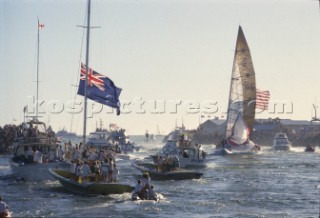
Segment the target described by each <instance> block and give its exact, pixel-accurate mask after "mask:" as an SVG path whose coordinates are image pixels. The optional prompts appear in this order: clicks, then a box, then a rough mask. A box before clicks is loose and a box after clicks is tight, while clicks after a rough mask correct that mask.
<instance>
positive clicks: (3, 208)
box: [0, 197, 9, 217]
mask: <svg viewBox="0 0 320 218" xmlns="http://www.w3.org/2000/svg"><path fill="white" fill-rule="evenodd" d="M8 215H9V207H8V205H7V204H6V203H5V202H3V201H2V198H1V197H0V217H7V216H8Z"/></svg>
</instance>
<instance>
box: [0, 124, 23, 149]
mask: <svg viewBox="0 0 320 218" xmlns="http://www.w3.org/2000/svg"><path fill="white" fill-rule="evenodd" d="M18 129H19V128H18V126H16V125H12V124H7V125H5V126H3V127H1V126H0V154H5V153H8V152H9V151H10V149H11V148H12V144H13V142H14V141H15V140H17V133H18Z"/></svg>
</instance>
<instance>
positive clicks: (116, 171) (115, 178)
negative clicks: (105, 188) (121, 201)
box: [112, 162, 119, 182]
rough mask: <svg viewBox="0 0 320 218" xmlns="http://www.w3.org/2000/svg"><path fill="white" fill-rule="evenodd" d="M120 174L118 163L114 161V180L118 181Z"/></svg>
mask: <svg viewBox="0 0 320 218" xmlns="http://www.w3.org/2000/svg"><path fill="white" fill-rule="evenodd" d="M118 176H119V169H118V167H117V165H116V163H115V162H114V163H113V172H112V181H113V182H116V181H117V180H118Z"/></svg>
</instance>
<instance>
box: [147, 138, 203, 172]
mask: <svg viewBox="0 0 320 218" xmlns="http://www.w3.org/2000/svg"><path fill="white" fill-rule="evenodd" d="M168 156H176V157H178V159H179V165H180V168H203V167H206V166H207V159H206V152H205V151H204V150H203V149H202V147H201V145H200V144H197V143H194V142H193V141H192V140H189V139H185V137H184V133H180V132H177V133H175V134H170V135H169V137H168V138H167V142H166V144H165V145H164V146H163V148H162V149H161V151H160V152H158V153H157V154H156V155H151V157H152V158H153V160H154V162H155V163H156V162H157V161H158V160H157V159H158V158H160V157H168Z"/></svg>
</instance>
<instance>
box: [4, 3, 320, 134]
mask: <svg viewBox="0 0 320 218" xmlns="http://www.w3.org/2000/svg"><path fill="white" fill-rule="evenodd" d="M86 4H87V2H86V1H85V0H70V1H63V0H43V1H36V0H0V100H1V105H0V106H1V113H0V126H3V125H5V124H11V123H14V124H19V123H21V122H22V121H23V120H24V113H23V108H24V106H26V105H28V108H29V110H31V108H34V104H33V97H32V96H35V95H36V83H35V81H36V75H37V68H36V66H37V65H36V59H37V58H36V57H37V55H36V54H37V31H38V28H37V22H38V21H37V18H39V20H40V23H43V24H44V25H45V27H44V28H43V29H41V30H40V55H39V60H40V61H39V78H40V79H39V80H40V83H39V99H40V100H42V101H44V103H43V104H42V105H41V108H40V111H41V112H42V114H41V115H42V117H41V118H40V120H43V121H45V122H46V123H48V124H49V125H51V126H52V127H53V129H54V130H55V131H58V130H61V129H63V128H65V129H66V130H68V131H72V132H76V133H78V134H81V133H82V131H83V130H82V129H83V114H82V113H77V114H72V113H71V112H72V110H71V107H72V105H73V104H72V101H74V100H75V101H77V102H78V101H79V102H81V101H82V99H83V97H81V96H76V92H77V87H76V86H77V85H78V80H79V63H80V61H82V62H85V44H84V42H85V38H84V32H83V31H84V30H83V28H79V27H77V25H85V16H86ZM91 13H92V14H91V25H92V26H96V27H100V28H94V29H92V30H91V31H90V50H89V54H90V55H89V66H90V67H91V68H93V69H94V70H95V71H97V72H99V73H101V74H103V75H106V76H108V77H109V78H111V79H112V80H113V81H114V83H115V84H116V85H117V86H118V87H120V88H122V93H121V95H120V102H121V104H122V107H123V108H122V114H121V115H120V116H116V114H115V112H114V113H111V112H110V108H107V107H106V106H103V107H101V105H99V104H95V103H94V102H92V101H89V109H88V113H89V117H88V120H87V132H91V131H94V130H95V128H96V125H97V123H99V122H100V120H101V121H102V122H103V125H104V127H108V126H109V124H110V123H116V124H117V125H118V126H119V127H122V128H125V129H126V130H127V133H128V134H144V133H145V132H146V130H148V131H149V133H155V131H156V129H157V126H158V127H159V129H160V131H161V132H162V133H163V134H166V133H168V132H169V131H171V130H172V129H173V128H174V127H175V125H176V124H177V125H179V126H181V125H182V123H183V124H184V125H185V126H186V127H187V128H188V129H193V128H197V126H198V125H199V123H201V122H204V121H205V120H206V119H209V118H214V117H219V118H220V119H221V118H225V111H226V108H227V103H228V97H229V86H230V77H231V71H232V64H233V56H234V49H235V44H236V37H237V31H238V27H239V25H241V27H242V29H243V31H244V34H245V37H246V39H247V42H248V44H249V47H250V51H251V56H252V61H253V64H254V68H255V73H256V83H257V87H258V88H259V89H261V90H269V91H270V95H271V98H270V105H269V111H264V112H259V113H258V114H256V118H276V117H279V118H282V119H295V120H310V119H311V117H312V116H314V109H313V104H316V105H317V106H319V105H320V85H319V84H320V83H319V82H320V65H319V60H320V25H319V24H320V11H319V2H318V1H316V0H268V1H260V0H184V1H183V0H92V8H91ZM155 103H156V105H155ZM282 103H284V104H285V105H286V107H285V108H284V110H282V109H281V107H278V106H279V105H281V104H282ZM274 105H277V106H276V108H275V109H274ZM319 113H320V110H319V111H318V114H319ZM30 114H32V113H31V111H29V115H30Z"/></svg>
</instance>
